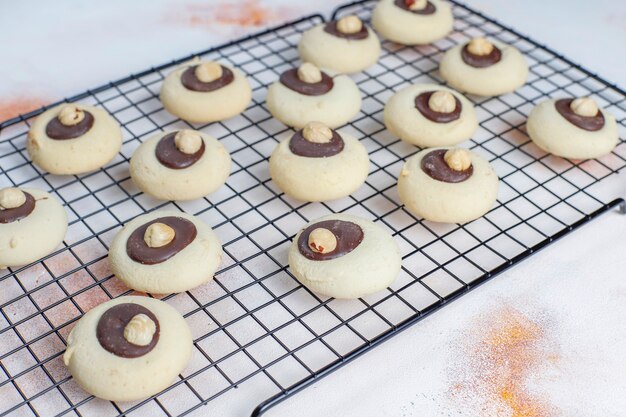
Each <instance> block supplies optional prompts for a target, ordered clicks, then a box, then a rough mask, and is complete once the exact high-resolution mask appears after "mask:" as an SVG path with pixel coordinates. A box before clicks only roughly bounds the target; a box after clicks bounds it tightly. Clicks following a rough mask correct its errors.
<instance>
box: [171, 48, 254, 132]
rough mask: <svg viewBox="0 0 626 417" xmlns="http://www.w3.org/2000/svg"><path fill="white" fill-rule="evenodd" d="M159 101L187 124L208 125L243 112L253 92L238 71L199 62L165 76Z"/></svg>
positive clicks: (220, 65) (215, 63) (211, 63)
mask: <svg viewBox="0 0 626 417" xmlns="http://www.w3.org/2000/svg"><path fill="white" fill-rule="evenodd" d="M160 99H161V102H162V103H163V106H164V107H165V109H166V110H167V111H168V112H170V113H172V114H173V115H174V116H177V117H180V118H181V119H183V120H186V121H188V122H193V123H209V122H216V121H220V120H226V119H229V118H231V117H233V116H236V115H238V114H240V113H241V112H243V111H244V110H245V109H246V107H248V104H250V101H251V100H252V90H251V89H250V84H248V80H246V77H245V75H244V74H243V73H242V72H241V71H239V70H238V69H236V68H233V67H231V66H228V65H223V64H219V63H217V62H213V61H205V62H201V61H200V60H198V59H196V60H193V61H191V62H189V63H186V64H183V65H181V66H180V67H178V68H177V69H175V70H174V71H172V72H171V73H170V74H169V75H168V76H167V77H165V81H163V85H162V86H161V94H160Z"/></svg>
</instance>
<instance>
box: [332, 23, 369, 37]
mask: <svg viewBox="0 0 626 417" xmlns="http://www.w3.org/2000/svg"><path fill="white" fill-rule="evenodd" d="M324 32H326V33H330V34H331V35H333V36H336V37H338V38H343V39H350V40H362V39H365V38H367V37H368V36H369V32H368V31H367V28H366V27H365V25H363V26H361V30H359V31H358V32H355V33H343V32H341V31H340V30H339V29H337V21H336V20H334V21H332V22H328V23H326V26H324Z"/></svg>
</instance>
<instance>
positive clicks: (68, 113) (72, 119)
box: [57, 104, 85, 126]
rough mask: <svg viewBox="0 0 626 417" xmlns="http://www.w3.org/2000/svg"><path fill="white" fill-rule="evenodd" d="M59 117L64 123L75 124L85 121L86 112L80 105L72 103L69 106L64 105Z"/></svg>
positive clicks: (65, 124)
mask: <svg viewBox="0 0 626 417" xmlns="http://www.w3.org/2000/svg"><path fill="white" fill-rule="evenodd" d="M57 117H58V119H59V121H60V122H61V124H62V125H64V126H74V125H77V124H79V123H80V122H82V121H83V119H84V118H85V112H83V111H82V110H81V109H79V108H78V107H76V106H74V105H72V104H70V105H67V106H63V108H62V109H61V111H60V112H59V115H58V116H57Z"/></svg>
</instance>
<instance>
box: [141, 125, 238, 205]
mask: <svg viewBox="0 0 626 417" xmlns="http://www.w3.org/2000/svg"><path fill="white" fill-rule="evenodd" d="M230 165H231V160H230V155H229V154H228V151H227V150H226V148H224V146H223V145H222V144H221V143H220V142H219V141H217V140H216V139H214V138H213V137H212V136H210V135H207V134H206V133H202V132H198V131H195V130H187V129H184V130H179V131H175V132H161V133H159V134H157V135H155V136H153V137H151V138H150V139H148V140H147V141H145V142H144V143H142V144H141V146H139V147H138V148H137V149H136V150H135V152H134V153H133V156H132V158H131V159H130V176H131V178H132V180H133V182H134V183H135V185H136V186H137V187H139V189H140V190H141V191H143V192H144V193H146V194H150V195H151V196H153V197H156V198H160V199H162V200H194V199H196V198H200V197H204V196H205V195H207V194H210V193H212V192H213V191H215V190H217V189H218V188H219V187H221V186H222V185H224V183H225V182H226V180H227V179H228V175H229V174H230Z"/></svg>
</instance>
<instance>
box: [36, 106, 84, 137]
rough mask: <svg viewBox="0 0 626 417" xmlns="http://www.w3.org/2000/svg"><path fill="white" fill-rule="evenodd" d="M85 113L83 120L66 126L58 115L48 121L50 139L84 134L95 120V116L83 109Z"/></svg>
mask: <svg viewBox="0 0 626 417" xmlns="http://www.w3.org/2000/svg"><path fill="white" fill-rule="evenodd" d="M83 113H84V114H85V117H84V118H83V120H81V121H80V123H77V124H75V125H73V126H65V125H64V124H63V123H61V121H60V120H59V118H58V117H55V118H54V119H52V120H50V121H49V122H48V125H47V126H46V135H47V136H48V137H49V138H50V139H56V140H65V139H75V138H78V137H80V136H83V135H84V134H85V133H87V132H88V131H89V129H91V127H92V126H93V122H94V118H93V115H92V114H91V113H89V112H88V111H86V110H83Z"/></svg>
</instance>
